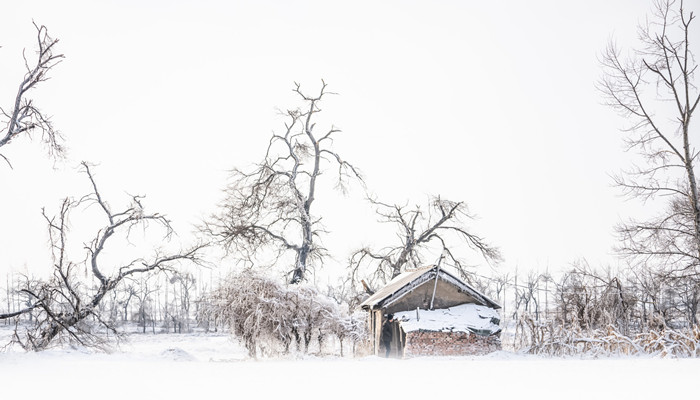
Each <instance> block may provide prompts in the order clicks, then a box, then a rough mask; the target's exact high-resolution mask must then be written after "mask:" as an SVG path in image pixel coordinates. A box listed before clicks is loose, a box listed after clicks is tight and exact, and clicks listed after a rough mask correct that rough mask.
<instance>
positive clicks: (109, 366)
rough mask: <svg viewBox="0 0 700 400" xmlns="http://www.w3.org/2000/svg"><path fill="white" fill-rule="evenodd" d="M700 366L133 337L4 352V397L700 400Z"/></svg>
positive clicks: (0, 387) (0, 356)
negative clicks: (390, 353) (285, 348)
mask: <svg viewBox="0 0 700 400" xmlns="http://www.w3.org/2000/svg"><path fill="white" fill-rule="evenodd" d="M698 375H700V360H698V359H660V358H608V359H595V360H590V359H589V360H582V359H573V358H570V359H551V358H543V357H532V356H525V355H516V354H512V353H508V352H499V353H494V354H491V355H489V356H485V357H446V358H437V357H435V358H433V357H431V358H416V359H411V360H386V359H382V358H378V357H364V358H358V359H353V358H342V359H341V358H338V357H329V358H316V357H307V358H304V359H284V360H264V361H258V362H255V361H251V360H247V359H246V357H245V351H244V350H243V349H242V348H241V347H240V346H239V345H238V344H237V343H235V342H234V341H232V340H231V339H230V338H229V337H228V336H226V335H221V334H218V335H212V334H207V335H204V334H199V335H194V334H193V335H185V334H182V335H174V334H158V335H152V334H146V335H141V334H134V335H132V336H131V339H130V341H129V343H126V344H122V345H121V346H120V348H119V349H118V350H115V351H114V352H113V353H111V354H101V353H94V352H91V351H84V350H82V351H81V350H75V349H71V350H49V351H45V352H43V353H23V352H17V351H11V352H4V353H0V382H1V384H0V399H12V398H20V396H21V398H32V399H40V398H58V399H64V398H66V399H67V398H70V399H88V398H89V399H96V398H99V399H117V398H118V399H129V398H131V399H147V398H148V399H203V398H214V399H218V398H226V399H237V398H257V399H268V398H292V399H296V398H304V399H321V398H331V399H337V398H341V399H345V398H355V399H358V398H363V397H364V398H367V399H376V398H382V399H389V398H393V397H394V396H396V395H398V396H400V398H405V399H414V398H422V399H428V398H433V399H434V398H465V399H467V398H474V396H478V397H479V398H482V399H500V398H506V399H516V398H520V399H523V398H524V399H529V398H537V399H611V398H615V399H652V398H653V399H661V398H673V397H672V396H680V397H678V398H698V397H699V396H700V381H699V380H698Z"/></svg>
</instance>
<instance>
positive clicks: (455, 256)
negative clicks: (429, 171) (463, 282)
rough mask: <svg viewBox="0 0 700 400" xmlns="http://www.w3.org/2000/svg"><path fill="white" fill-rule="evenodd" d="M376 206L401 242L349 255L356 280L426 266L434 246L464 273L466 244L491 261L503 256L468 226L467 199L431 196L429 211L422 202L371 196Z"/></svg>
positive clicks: (374, 279)
mask: <svg viewBox="0 0 700 400" xmlns="http://www.w3.org/2000/svg"><path fill="white" fill-rule="evenodd" d="M370 201H371V203H372V204H374V205H375V206H376V207H377V214H378V215H379V217H380V220H379V222H382V223H388V224H392V225H394V226H396V228H397V231H398V232H397V236H398V237H399V238H400V243H397V244H396V245H393V246H388V247H385V248H383V249H380V250H372V249H371V248H369V247H365V248H362V249H360V250H358V251H356V252H355V253H353V255H352V256H351V257H350V269H351V274H352V276H353V281H357V280H358V279H359V278H362V277H363V276H364V275H369V278H370V281H371V282H387V281H389V280H390V279H392V278H394V277H396V276H398V275H399V274H400V273H402V272H404V271H405V270H406V269H407V268H416V267H420V266H424V265H425V262H426V258H427V257H428V255H429V254H430V251H431V250H434V251H437V253H438V254H440V253H442V255H443V256H444V257H446V258H447V260H448V261H450V262H451V264H452V265H454V266H455V267H456V268H457V270H458V271H459V272H460V273H461V274H462V276H463V277H465V278H468V276H469V271H468V268H469V265H468V264H467V263H466V262H465V261H464V259H463V258H462V257H461V255H460V253H459V252H458V251H457V249H459V248H460V247H462V246H463V245H466V246H467V247H468V248H470V249H472V250H476V251H477V252H478V253H479V254H481V256H482V257H483V258H484V259H486V261H488V262H497V261H500V260H501V255H500V252H499V251H498V249H497V248H496V247H493V246H491V245H490V244H488V243H487V242H486V241H485V240H484V239H483V238H482V237H480V236H478V235H476V234H474V233H472V232H470V231H469V230H468V229H467V226H466V221H465V220H470V219H472V218H473V216H472V215H471V214H470V213H469V210H468V209H467V205H466V204H465V203H464V202H455V201H450V200H446V199H442V198H440V197H439V196H437V197H433V198H431V199H430V202H429V206H428V209H427V211H424V210H423V209H422V208H421V207H420V206H415V207H414V208H409V207H408V206H399V205H395V204H394V205H390V204H386V203H382V202H380V201H377V200H374V199H370Z"/></svg>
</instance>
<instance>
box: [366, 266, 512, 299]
mask: <svg viewBox="0 0 700 400" xmlns="http://www.w3.org/2000/svg"><path fill="white" fill-rule="evenodd" d="M436 271H439V272H438V278H439V279H441V280H443V281H446V282H449V283H451V284H453V285H455V286H457V287H459V289H460V290H462V291H464V292H466V293H468V294H470V295H471V296H472V297H473V298H474V299H476V301H477V302H479V304H481V305H484V306H488V307H492V308H495V309H499V308H501V306H500V305H499V304H498V303H496V302H495V301H493V300H491V299H490V298H488V297H487V296H486V295H485V294H483V293H481V292H479V291H478V290H476V289H474V288H473V287H471V286H470V285H468V284H467V283H465V282H464V281H462V280H461V279H459V278H457V277H455V276H454V275H452V274H450V273H449V272H447V271H445V270H444V269H442V268H439V269H438V267H437V266H435V265H430V266H427V267H422V268H416V269H414V270H410V271H406V272H403V273H401V274H400V275H398V276H397V277H395V278H394V279H392V280H391V281H389V283H387V284H386V286H384V287H383V288H381V289H379V290H378V291H377V292H376V293H374V294H373V295H371V296H370V297H369V298H367V299H366V300H365V301H363V302H362V303H361V304H360V307H362V308H363V309H366V310H367V309H375V308H381V307H383V306H385V305H389V304H390V303H393V302H394V301H396V300H398V299H400V298H401V297H403V296H404V295H405V294H407V293H410V291H411V290H413V289H414V288H416V287H418V286H420V285H422V284H423V283H425V282H426V281H427V280H431V279H433V278H435V273H436Z"/></svg>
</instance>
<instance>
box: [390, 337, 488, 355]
mask: <svg viewBox="0 0 700 400" xmlns="http://www.w3.org/2000/svg"><path fill="white" fill-rule="evenodd" d="M500 349H501V339H500V337H498V335H492V336H479V335H475V334H473V333H465V332H429V331H413V332H408V333H406V347H405V352H404V357H416V356H464V355H484V354H488V353H491V352H492V351H497V350H500Z"/></svg>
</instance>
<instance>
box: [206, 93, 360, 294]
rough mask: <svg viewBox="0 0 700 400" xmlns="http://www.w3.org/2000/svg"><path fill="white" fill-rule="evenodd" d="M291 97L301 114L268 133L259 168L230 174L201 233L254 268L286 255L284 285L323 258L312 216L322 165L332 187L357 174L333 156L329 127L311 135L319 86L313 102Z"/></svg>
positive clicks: (311, 98)
mask: <svg viewBox="0 0 700 400" xmlns="http://www.w3.org/2000/svg"><path fill="white" fill-rule="evenodd" d="M295 85H296V87H295V89H294V92H296V93H297V94H298V95H299V96H300V97H301V99H302V100H303V101H304V103H305V107H304V108H303V109H293V110H288V111H287V112H286V113H285V116H286V118H287V122H286V123H285V129H284V131H283V132H282V133H279V134H277V133H273V135H272V138H270V142H269V144H268V147H267V151H266V152H265V157H264V158H263V160H262V162H260V163H259V164H256V165H255V167H254V168H253V170H252V171H250V172H246V171H243V170H239V169H235V170H234V171H233V173H232V176H231V184H230V185H229V186H228V187H227V188H226V190H225V193H226V198H225V200H224V202H223V203H222V204H221V207H220V211H219V212H218V213H217V214H215V215H213V216H212V217H211V218H210V220H209V221H208V222H207V223H206V224H205V231H206V232H207V233H208V234H210V235H211V236H212V237H214V238H215V240H216V241H217V242H218V243H220V244H221V245H223V247H224V248H225V249H226V250H227V251H228V252H230V253H233V254H235V255H236V256H239V257H241V259H242V260H244V261H246V262H250V263H253V260H255V257H256V256H260V255H261V254H263V253H265V252H266V251H268V250H270V249H271V250H272V252H273V253H274V254H275V257H274V261H273V262H272V263H271V264H276V263H278V261H280V259H281V258H282V257H283V256H284V255H286V254H290V253H291V254H293V255H294V257H295V261H294V266H293V268H292V270H291V272H290V278H289V281H290V282H291V283H299V282H301V281H302V280H304V279H305V277H306V273H307V270H308V268H309V267H312V266H314V265H318V264H321V263H322V260H323V257H324V256H325V255H326V251H325V249H324V248H323V247H322V245H321V244H320V243H319V240H318V239H319V236H321V235H322V233H324V231H323V228H322V226H321V225H320V223H319V222H320V218H319V217H318V216H316V215H314V213H313V203H314V201H315V200H316V195H317V184H318V180H319V177H320V176H321V174H322V171H323V164H326V165H334V166H336V167H337V168H338V169H337V174H338V175H337V186H338V187H340V188H341V189H343V190H344V189H345V187H346V184H347V183H348V180H349V179H352V178H357V179H359V180H360V181H361V178H360V174H359V173H358V171H357V170H356V169H355V167H354V166H353V165H352V164H350V163H348V162H347V161H344V160H343V159H342V158H341V157H340V155H339V154H338V153H337V152H336V151H335V150H333V148H332V143H333V135H334V134H336V133H338V132H340V130H339V129H337V128H336V127H334V126H331V128H330V129H327V130H325V131H319V130H318V129H316V121H315V120H316V117H317V114H318V113H319V112H321V109H320V108H319V104H320V102H321V101H322V99H324V97H325V96H326V95H328V94H331V93H330V92H328V91H327V90H326V83H325V82H323V85H322V87H321V90H320V92H319V94H318V95H317V96H309V95H307V94H304V93H303V92H302V90H301V87H300V86H299V84H295Z"/></svg>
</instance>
